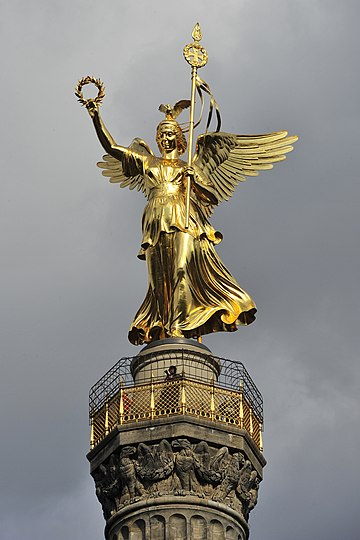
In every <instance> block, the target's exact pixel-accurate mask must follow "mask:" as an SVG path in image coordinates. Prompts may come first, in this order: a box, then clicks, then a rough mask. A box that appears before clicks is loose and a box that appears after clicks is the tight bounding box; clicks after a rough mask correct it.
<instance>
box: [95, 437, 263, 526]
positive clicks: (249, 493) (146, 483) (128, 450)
mask: <svg viewBox="0 0 360 540" xmlns="http://www.w3.org/2000/svg"><path fill="white" fill-rule="evenodd" d="M92 476H93V478H94V481H95V487H96V495H97V497H98V499H99V502H100V503H101V505H102V509H103V512H104V516H105V518H106V519H109V518H110V517H111V516H112V515H113V514H114V513H116V511H118V510H120V509H121V508H122V507H124V506H125V505H129V504H132V503H134V502H136V501H139V500H141V499H148V498H153V497H161V496H167V495H175V496H179V497H183V496H186V495H193V496H197V497H201V498H206V499H210V500H213V501H219V502H222V503H223V504H226V505H228V506H230V507H231V508H233V509H234V510H236V511H237V512H239V513H240V514H241V515H242V516H243V517H244V518H245V519H246V520H247V519H248V517H249V513H250V511H251V510H252V509H253V508H254V507H255V505H256V502H257V495H258V489H259V484H260V481H261V479H260V478H259V476H258V474H257V472H256V471H255V470H254V468H253V467H252V465H251V462H250V461H249V460H248V459H246V456H245V455H244V454H243V453H242V452H235V453H231V452H230V450H229V448H227V447H226V446H223V447H222V448H213V447H210V446H209V445H208V444H207V443H206V442H205V441H201V442H199V443H196V444H193V443H191V442H190V441H189V440H188V439H175V440H173V441H171V442H170V441H168V440H165V439H164V440H162V441H161V442H160V443H158V444H151V445H147V444H145V443H140V444H139V445H138V446H137V447H135V446H124V447H122V448H121V449H120V451H119V452H115V453H113V454H112V455H111V456H110V457H109V458H108V459H107V460H106V461H105V462H104V463H103V464H101V465H100V466H99V467H98V468H97V469H96V470H95V471H93V473H92Z"/></svg>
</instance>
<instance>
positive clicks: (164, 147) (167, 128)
mask: <svg viewBox="0 0 360 540" xmlns="http://www.w3.org/2000/svg"><path fill="white" fill-rule="evenodd" d="M156 139H157V142H158V145H159V150H160V152H162V153H165V154H170V153H171V152H172V151H173V150H175V149H176V147H177V146H176V131H175V129H174V127H173V126H172V125H171V124H164V125H162V126H160V128H159V130H158V133H157V137H156Z"/></svg>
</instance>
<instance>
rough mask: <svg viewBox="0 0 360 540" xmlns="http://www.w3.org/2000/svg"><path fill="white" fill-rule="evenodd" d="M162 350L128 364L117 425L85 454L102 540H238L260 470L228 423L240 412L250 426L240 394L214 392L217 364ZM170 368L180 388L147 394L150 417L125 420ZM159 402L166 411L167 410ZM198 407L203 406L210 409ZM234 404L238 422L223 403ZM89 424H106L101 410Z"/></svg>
mask: <svg viewBox="0 0 360 540" xmlns="http://www.w3.org/2000/svg"><path fill="white" fill-rule="evenodd" d="M164 342H165V343H164ZM164 342H155V343H154V344H152V345H151V346H148V347H146V348H145V349H143V351H141V352H140V354H139V355H138V356H137V357H135V358H134V359H132V361H131V373H132V375H133V379H134V386H133V387H129V388H127V389H126V390H127V392H128V393H129V395H131V399H132V401H131V403H132V405H131V406H130V408H129V414H127V415H126V414H124V411H122V413H121V414H120V420H121V423H120V421H119V423H117V424H116V425H115V426H113V427H112V429H111V430H110V432H109V433H108V434H107V435H106V436H105V437H104V438H103V439H102V440H101V441H100V442H97V444H96V445H95V447H94V448H93V449H92V450H91V451H90V453H89V454H88V459H89V461H90V465H91V474H92V476H93V478H94V480H95V486H96V494H97V496H98V499H99V501H100V503H101V505H102V508H103V512H104V517H105V519H106V528H105V538H106V539H107V540H190V539H192V540H208V539H209V540H210V539H211V540H225V539H226V540H245V539H246V538H248V535H249V529H248V525H247V521H248V517H249V513H250V511H251V510H252V509H253V508H254V506H255V505H256V501H257V493H258V487H259V483H260V482H261V480H262V470H263V466H264V465H265V459H264V457H263V455H262V452H261V451H260V449H259V445H258V444H257V443H256V441H255V440H254V439H253V437H252V436H251V434H250V432H249V429H250V428H248V429H245V428H244V426H243V425H242V423H241V422H238V421H237V420H236V418H237V416H236V415H243V413H242V412H241V411H243V407H245V409H246V407H248V409H246V410H247V414H248V415H249V414H250V424H248V425H251V426H252V421H251V415H252V409H251V407H250V405H249V404H246V402H245V401H244V403H243V401H242V399H243V396H242V394H241V395H240V397H238V396H237V394H236V393H234V392H231V391H230V390H227V389H224V390H221V389H218V388H217V386H216V384H217V380H218V377H219V374H220V372H221V361H220V359H217V358H215V357H213V355H212V354H211V351H209V349H207V348H206V347H204V346H203V345H200V344H197V343H196V342H195V341H190V340H164ZM170 366H175V367H176V373H175V374H174V373H173V375H174V377H176V376H177V377H179V378H178V379H176V378H175V379H174V377H170V379H169V378H168V379H167V381H168V382H167V381H165V383H160V386H161V391H160V390H159V392H158V393H157V394H156V392H155V391H154V392H153V390H151V398H149V399H150V401H149V403H150V407H151V413H149V415H148V417H147V418H144V415H141V414H139V413H136V414H135V413H134V414H131V407H133V409H134V410H135V411H140V409H141V405H142V404H143V400H144V395H145V394H146V392H148V393H149V378H150V380H153V381H158V380H159V379H160V380H161V378H163V375H164V372H165V371H167V372H169V368H170ZM155 385H156V383H154V384H153V385H152V386H151V388H153V386H155ZM167 385H169V388H172V390H171V391H169V390H168V389H167ZM174 388H178V391H177V394H176V396H177V397H176V399H177V404H175V405H174V395H175V394H174ZM146 389H147V390H146ZM145 390H146V392H145ZM123 392H124V391H123V390H122V389H120V393H121V396H123ZM217 392H218V393H217ZM154 395H155V396H158V397H157V398H155V397H154ZM164 396H165V397H164ZM115 398H116V396H115V397H112V398H111V400H112V401H111V403H113V402H114V399H115ZM121 399H122V397H121ZM166 399H168V400H170V401H171V404H170V406H169V407H168V408H167V406H166V403H165V405H164V402H166ZM197 399H199V400H200V401H201V400H202V401H203V402H205V401H206V400H208V407H207V406H206V404H205V405H204V403H201V402H200V403H198V404H197ZM234 399H238V401H236V403H237V405H236V406H237V407H238V412H235V413H234V412H232V413H231V414H233V416H232V417H231V415H230V413H229V412H226V409H225V406H224V403H225V404H226V403H227V404H228V405H227V406H228V407H229V406H230V405H231V404H232V405H233V404H234ZM244 399H245V398H244ZM164 400H165V401H164ZM226 400H227V401H226ZM159 401H162V406H161V407H160V405H159V406H157V402H159ZM119 403H120V409H121V403H122V401H121V400H120V402H119ZM239 404H240V406H238V405H239ZM221 406H222V408H221ZM103 407H105V406H103ZM106 407H107V408H106V411H107V412H106V414H109V412H108V411H109V407H108V406H107V405H106ZM208 410H209V411H210V412H209V413H207V412H206V411H208ZM249 411H250V412H249ZM97 414H98V415H99V418H100V417H101V418H103V416H104V412H103V411H101V410H99V411H98V413H97ZM101 415H102V416H101ZM222 415H226V416H222ZM231 418H233V419H234V421H233V424H231V423H230V422H231ZM241 418H242V416H241ZM95 421H96V418H95ZM254 422H255V416H254ZM251 429H252V428H251Z"/></svg>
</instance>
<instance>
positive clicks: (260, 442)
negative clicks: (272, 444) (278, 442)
mask: <svg viewBox="0 0 360 540" xmlns="http://www.w3.org/2000/svg"><path fill="white" fill-rule="evenodd" d="M262 429H263V427H262V424H259V449H260V452H262V451H263V449H264V448H263V440H262Z"/></svg>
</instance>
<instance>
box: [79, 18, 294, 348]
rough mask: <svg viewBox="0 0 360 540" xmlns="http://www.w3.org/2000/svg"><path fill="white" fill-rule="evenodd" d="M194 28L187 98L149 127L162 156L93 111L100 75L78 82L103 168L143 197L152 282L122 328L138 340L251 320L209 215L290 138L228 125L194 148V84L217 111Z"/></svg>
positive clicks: (143, 252)
mask: <svg viewBox="0 0 360 540" xmlns="http://www.w3.org/2000/svg"><path fill="white" fill-rule="evenodd" d="M193 38H194V43H192V44H190V45H187V46H186V47H185V49H184V56H185V58H186V59H187V61H188V62H189V63H190V64H191V65H192V91H191V100H182V101H179V102H178V103H177V104H176V105H175V106H174V107H170V105H161V106H160V110H161V111H162V112H164V113H165V119H164V120H162V121H161V122H160V123H159V125H158V126H157V129H156V141H157V144H158V147H159V151H160V153H161V157H156V156H155V155H154V153H153V152H152V150H151V149H150V148H149V147H148V145H147V144H146V143H145V142H144V141H143V140H141V139H135V140H134V141H133V142H132V144H131V145H130V146H129V147H125V146H120V145H118V144H117V143H116V142H115V140H114V139H113V137H112V136H111V135H110V133H109V131H108V130H107V128H106V127H105V124H104V122H103V120H102V118H101V116H100V113H99V105H100V103H101V99H102V98H103V96H104V89H103V86H102V84H101V82H100V80H99V79H94V78H91V77H86V78H84V79H82V80H81V81H79V84H78V86H77V91H76V95H77V96H78V97H79V100H80V101H81V102H82V103H83V104H84V105H85V106H86V108H87V110H88V112H89V114H90V116H91V118H92V120H93V123H94V126H95V130H96V133H97V136H98V138H99V141H100V143H101V144H102V146H103V147H104V149H105V151H106V152H107V154H106V155H105V156H104V157H103V159H104V161H102V162H100V163H98V166H99V167H101V168H102V169H103V175H104V176H107V177H109V179H110V182H112V183H119V184H120V187H129V188H130V189H134V188H136V189H137V190H138V191H142V192H143V193H144V194H145V197H146V199H147V201H148V202H147V205H146V207H145V210H144V213H143V217H142V234H143V237H142V242H141V249H140V252H139V255H138V257H139V258H140V259H143V260H145V261H146V264H147V270H148V277H149V286H148V290H147V293H146V296H145V299H144V301H143V303H142V305H141V306H140V308H139V310H138V312H137V313H136V315H135V317H134V320H133V322H132V324H131V327H130V331H129V340H130V341H131V343H133V344H135V345H141V344H143V343H149V342H151V341H154V340H158V339H162V338H168V337H185V338H199V337H200V336H202V335H204V334H209V333H211V332H219V331H227V332H232V331H234V330H236V329H237V327H238V325H248V324H251V323H252V322H253V321H254V320H255V313H256V306H255V303H254V301H253V300H252V298H251V297H250V296H249V295H248V294H247V293H246V292H245V291H244V290H243V289H241V288H240V287H239V285H238V283H237V282H236V280H235V279H234V277H233V276H232V275H231V274H230V272H229V271H228V270H227V268H225V266H224V264H223V263H222V261H221V260H220V258H219V256H218V254H217V253H216V251H215V245H216V244H218V243H219V242H221V240H222V234H221V233H220V232H219V231H216V230H215V229H214V228H213V227H212V226H211V224H210V223H209V221H208V219H209V217H210V215H211V214H212V212H213V209H214V207H215V206H217V205H218V204H219V203H220V202H222V201H224V200H228V199H229V197H230V196H231V195H232V193H233V191H234V189H235V187H236V186H237V184H238V183H239V182H243V181H244V180H245V179H246V176H257V175H258V171H259V170H264V169H271V168H272V166H273V165H272V164H273V163H274V162H277V161H281V160H283V159H285V153H287V152H289V151H291V150H292V146H290V145H291V143H293V142H295V141H296V140H297V137H295V136H294V137H288V136H287V132H286V131H281V132H277V133H269V134H265V135H233V134H231V133H224V132H220V131H218V130H217V131H215V132H208V133H205V134H202V135H200V136H199V137H198V139H197V142H196V152H195V155H194V156H192V155H191V147H192V133H193V129H194V126H195V125H194V104H195V92H196V90H197V91H198V93H199V95H200V98H201V99H202V102H203V97H202V92H203V91H205V92H207V93H208V94H209V95H210V103H211V108H210V117H211V113H212V109H213V108H215V109H216V113H217V116H218V120H219V118H220V117H219V113H218V108H217V104H216V102H215V100H214V98H213V96H212V94H211V92H210V89H209V87H208V85H207V84H206V83H205V82H204V81H203V80H202V79H200V77H199V76H198V74H197V68H198V67H202V66H203V65H205V63H206V61H207V54H206V51H205V49H203V47H201V46H200V44H199V41H200V39H201V33H200V27H199V26H198V25H196V27H195V29H194V31H193ZM90 82H91V83H95V84H96V85H97V86H98V89H99V95H98V97H97V98H95V99H88V100H85V99H84V98H83V96H82V94H81V88H82V86H83V85H84V84H88V83H90ZM189 106H190V123H189V127H188V129H184V128H181V126H180V125H179V123H178V122H177V120H176V118H177V116H178V115H179V114H180V112H181V111H182V110H183V109H185V108H187V107H189ZM209 120H210V118H209ZM219 123H220V122H218V124H219ZM208 124H209V121H208ZM196 125H197V124H196ZM218 129H219V125H218ZM185 131H189V155H188V160H187V162H185V161H184V160H182V159H181V156H182V155H183V154H184V152H185V150H186V148H187V142H186V138H185V135H184V132H185Z"/></svg>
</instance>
